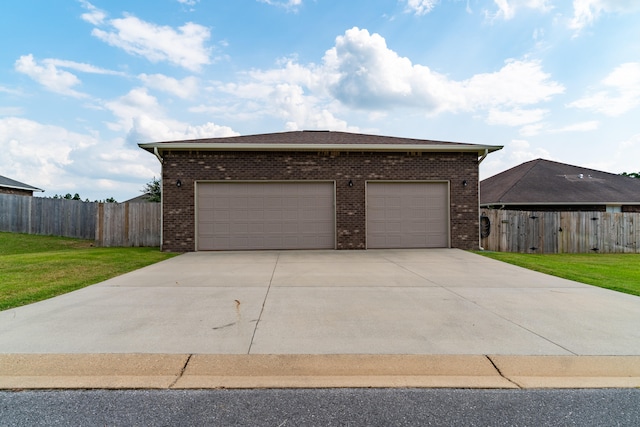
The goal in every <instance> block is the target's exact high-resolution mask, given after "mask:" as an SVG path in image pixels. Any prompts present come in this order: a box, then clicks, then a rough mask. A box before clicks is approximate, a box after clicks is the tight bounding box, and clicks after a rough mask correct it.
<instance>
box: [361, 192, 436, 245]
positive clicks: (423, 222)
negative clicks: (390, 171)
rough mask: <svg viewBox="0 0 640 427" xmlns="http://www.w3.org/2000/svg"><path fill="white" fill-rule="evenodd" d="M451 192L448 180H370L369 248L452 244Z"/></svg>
mask: <svg viewBox="0 0 640 427" xmlns="http://www.w3.org/2000/svg"><path fill="white" fill-rule="evenodd" d="M448 193H449V192H448V185H447V184H446V183H375V182H370V183H368V184H367V247H368V248H446V247H448V246H449V208H448V205H449V203H448V201H449V197H448Z"/></svg>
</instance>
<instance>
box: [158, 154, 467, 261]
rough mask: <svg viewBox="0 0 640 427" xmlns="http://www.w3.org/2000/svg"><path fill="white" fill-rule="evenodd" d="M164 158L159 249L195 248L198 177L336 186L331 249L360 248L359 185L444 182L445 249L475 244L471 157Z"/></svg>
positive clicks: (361, 207) (362, 226)
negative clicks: (321, 182) (447, 227)
mask: <svg viewBox="0 0 640 427" xmlns="http://www.w3.org/2000/svg"><path fill="white" fill-rule="evenodd" d="M163 157H164V163H163V172H162V180H163V199H164V200H163V245H162V248H163V250H167V251H177V252H189V251H194V250H195V206H194V205H195V191H194V182H195V181H203V180H255V181H268V180H327V181H335V182H336V236H337V248H338V249H364V248H365V247H366V219H365V182H366V181H375V180H398V181H412V180H438V181H450V203H451V205H450V215H451V217H450V219H451V233H450V235H451V246H452V247H454V248H461V249H475V248H477V247H478V216H479V213H478V162H477V155H476V153H418V154H417V155H412V154H406V153H379V152H376V153H355V152H341V153H317V152H299V153H288V152H286V153H283V152H207V151H202V152H200V151H198V152H187V151H170V152H164V155H163ZM177 180H180V182H181V187H177V186H176V182H177ZM349 180H351V181H352V182H353V187H349V186H348V183H349ZM465 180H466V181H467V185H466V186H463V184H462V183H463V181H465Z"/></svg>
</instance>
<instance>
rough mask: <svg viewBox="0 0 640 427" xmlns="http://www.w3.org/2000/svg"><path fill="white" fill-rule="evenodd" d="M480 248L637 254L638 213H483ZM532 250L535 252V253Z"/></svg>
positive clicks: (639, 248) (639, 239)
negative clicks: (485, 227) (485, 226)
mask: <svg viewBox="0 0 640 427" xmlns="http://www.w3.org/2000/svg"><path fill="white" fill-rule="evenodd" d="M483 214H484V215H486V216H487V217H488V218H489V221H490V224H491V227H490V229H491V232H490V234H489V236H487V237H485V238H483V239H482V242H481V245H482V247H483V248H485V249H487V250H491V251H501V252H523V253H527V252H529V253H587V252H598V253H640V213H637V212H622V213H610V212H530V211H508V210H498V209H488V210H484V211H483ZM532 217H537V218H535V219H534V218H532ZM532 248H536V249H535V250H534V249H532Z"/></svg>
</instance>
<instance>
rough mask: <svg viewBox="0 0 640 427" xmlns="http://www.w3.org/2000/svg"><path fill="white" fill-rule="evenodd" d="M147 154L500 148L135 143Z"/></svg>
mask: <svg viewBox="0 0 640 427" xmlns="http://www.w3.org/2000/svg"><path fill="white" fill-rule="evenodd" d="M138 146H139V147H140V148H142V149H144V150H146V151H148V152H150V153H154V151H156V150H157V151H160V152H162V151H288V152H295V151H343V152H345V151H350V152H371V151H382V152H449V153H451V152H474V153H478V155H484V154H485V153H486V152H489V153H492V152H494V151H498V150H501V149H502V148H503V146H501V145H476V144H456V145H448V144H242V143H207V142H200V143H183V142H180V143H172V142H161V143H158V142H152V143H143V144H138Z"/></svg>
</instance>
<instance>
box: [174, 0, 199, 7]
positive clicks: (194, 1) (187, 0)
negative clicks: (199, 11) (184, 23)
mask: <svg viewBox="0 0 640 427" xmlns="http://www.w3.org/2000/svg"><path fill="white" fill-rule="evenodd" d="M199 1H200V0H178V3H182V4H186V5H187V6H195V5H196V4H197V3H198V2H199Z"/></svg>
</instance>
